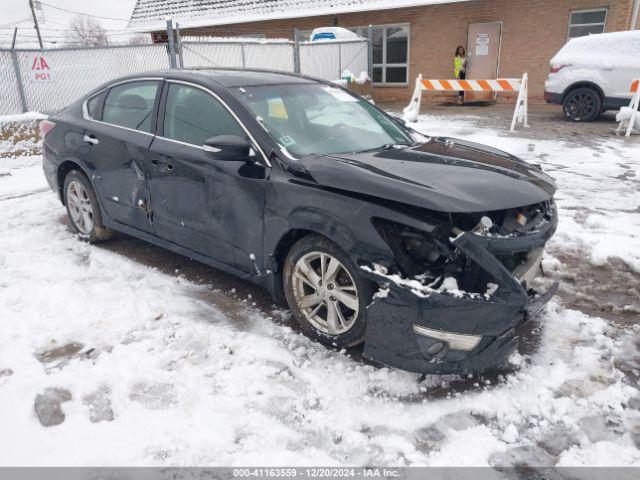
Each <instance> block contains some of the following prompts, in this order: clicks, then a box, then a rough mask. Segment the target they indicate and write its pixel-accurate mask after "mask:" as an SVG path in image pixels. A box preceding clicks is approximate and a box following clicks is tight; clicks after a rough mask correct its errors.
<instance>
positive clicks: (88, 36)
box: [65, 15, 108, 47]
mask: <svg viewBox="0 0 640 480" xmlns="http://www.w3.org/2000/svg"><path fill="white" fill-rule="evenodd" d="M65 37H66V41H67V43H70V44H73V45H81V46H83V47H98V46H103V45H107V43H108V42H107V31H106V30H105V29H104V28H103V27H102V25H100V23H99V22H97V21H96V20H94V19H93V18H91V17H87V16H84V15H76V16H75V17H74V18H73V19H72V20H70V21H69V31H68V32H67V34H66V35H65Z"/></svg>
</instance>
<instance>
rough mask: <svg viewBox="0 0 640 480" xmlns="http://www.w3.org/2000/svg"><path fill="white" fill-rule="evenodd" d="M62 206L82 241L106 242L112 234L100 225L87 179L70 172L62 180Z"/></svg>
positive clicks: (96, 202)
mask: <svg viewBox="0 0 640 480" xmlns="http://www.w3.org/2000/svg"><path fill="white" fill-rule="evenodd" d="M64 204H65V205H66V206H67V214H68V215H69V219H70V220H71V225H72V226H73V228H74V230H75V231H76V232H77V233H78V236H79V237H80V238H82V239H83V240H87V241H89V242H91V243H95V242H101V241H104V240H108V239H109V238H111V237H112V236H113V232H112V231H111V230H109V229H108V228H106V227H105V226H104V225H103V224H102V216H101V214H100V206H99V205H98V199H97V197H96V193H95V191H94V190H93V187H92V186H91V182H89V179H88V178H87V177H86V176H85V175H84V174H83V173H82V172H79V171H78V170H72V171H70V172H69V174H68V175H67V176H66V178H65V179H64Z"/></svg>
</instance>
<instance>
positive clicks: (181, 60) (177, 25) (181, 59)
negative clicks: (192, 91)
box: [176, 22, 184, 68]
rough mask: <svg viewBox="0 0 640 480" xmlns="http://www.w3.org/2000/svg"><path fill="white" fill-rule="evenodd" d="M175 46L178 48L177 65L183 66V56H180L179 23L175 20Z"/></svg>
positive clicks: (180, 38)
mask: <svg viewBox="0 0 640 480" xmlns="http://www.w3.org/2000/svg"><path fill="white" fill-rule="evenodd" d="M176 48H177V50H178V65H179V67H180V68H184V58H183V57H182V37H181V36H180V24H179V23H178V22H176Z"/></svg>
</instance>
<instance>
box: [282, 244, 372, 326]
mask: <svg viewBox="0 0 640 480" xmlns="http://www.w3.org/2000/svg"><path fill="white" fill-rule="evenodd" d="M292 283H293V285H292V286H293V294H294V296H295V300H296V303H297V305H298V308H299V309H300V311H301V312H302V314H303V315H304V316H305V318H306V319H307V320H308V321H309V323H311V324H312V325H313V326H314V327H315V328H317V329H318V330H320V331H321V332H323V333H326V334H328V335H340V334H343V333H345V332H347V331H349V330H350V329H351V327H353V325H354V324H355V322H356V320H357V318H358V310H359V305H360V299H359V297H358V288H357V286H356V283H355V282H354V280H353V277H352V276H351V274H350V273H349V271H348V270H347V269H346V267H345V266H344V265H343V264H342V263H341V262H340V261H339V260H338V259H337V258H335V257H334V256H332V255H330V254H328V253H324V252H310V253H307V254H306V255H304V256H302V257H301V258H300V259H299V260H298V261H297V263H296V265H295V267H294V270H293V275H292Z"/></svg>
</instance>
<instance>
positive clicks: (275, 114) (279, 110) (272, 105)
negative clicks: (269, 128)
mask: <svg viewBox="0 0 640 480" xmlns="http://www.w3.org/2000/svg"><path fill="white" fill-rule="evenodd" d="M267 105H268V106H269V116H270V117H271V118H281V119H282V120H287V119H288V118H289V114H288V113H287V108H286V107H285V106H284V102H283V101H282V99H281V98H280V97H278V98H268V99H267Z"/></svg>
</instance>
